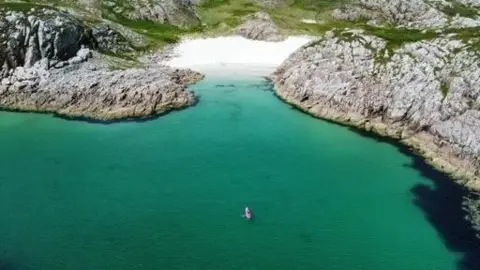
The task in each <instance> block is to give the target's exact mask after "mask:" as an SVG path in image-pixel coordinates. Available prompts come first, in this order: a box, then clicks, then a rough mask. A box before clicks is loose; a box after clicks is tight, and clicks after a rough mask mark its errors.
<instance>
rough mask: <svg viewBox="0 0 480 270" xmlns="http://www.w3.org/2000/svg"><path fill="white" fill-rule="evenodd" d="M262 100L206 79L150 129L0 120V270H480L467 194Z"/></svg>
mask: <svg viewBox="0 0 480 270" xmlns="http://www.w3.org/2000/svg"><path fill="white" fill-rule="evenodd" d="M267 88H268V87H267V86H265V84H264V83H263V82H261V81H260V80H258V79H249V80H247V79H245V80H241V81H224V80H223V81H220V80H215V79H207V80H205V81H203V82H201V83H200V84H198V85H197V86H195V87H194V89H195V91H196V92H197V93H198V94H199V95H200V96H201V101H200V103H199V104H198V105H197V106H195V107H193V108H190V109H187V110H184V111H180V112H175V113H172V114H169V115H166V116H164V117H160V118H158V119H155V120H152V121H148V122H124V123H116V124H112V125H102V124H95V123H88V122H79V121H66V120H62V119H58V118H54V117H51V116H48V115H37V114H15V113H0V210H1V213H2V214H1V215H0V270H12V269H18V270H20V269H50V270H52V269H345V270H347V269H348V270H350V269H368V270H370V269H371V270H373V269H389V270H397V269H398V270H400V269H402V270H403V269H413V270H415V269H419V270H420V269H422V270H424V269H435V270H442V269H462V270H464V269H468V270H471V269H480V242H479V241H478V240H475V238H474V232H473V231H471V230H470V229H469V227H468V223H467V222H466V221H464V213H463V211H462V210H461V199H462V197H463V196H464V195H465V194H466V193H465V190H463V189H462V188H461V187H459V186H457V185H455V184H454V183H453V182H452V181H451V180H450V179H448V177H446V176H445V175H443V174H441V173H438V172H437V171H435V170H433V169H432V168H431V167H430V166H428V165H427V164H425V163H424V162H423V161H422V159H421V158H419V157H417V156H415V155H412V154H411V153H410V152H408V151H407V150H406V149H405V148H404V147H402V146H399V145H398V144H395V143H392V142H389V141H385V140H383V139H380V138H376V137H372V136H371V135H369V134H368V136H366V134H364V133H360V132H356V131H352V130H349V129H348V128H346V127H341V126H338V125H334V124H331V123H327V122H325V121H320V120H317V119H314V118H312V117H309V116H307V115H305V114H302V113H300V112H298V111H295V110H291V109H289V106H288V105H285V104H283V103H281V102H280V101H278V100H277V99H276V98H274V96H273V94H272V93H271V92H269V91H263V90H267ZM245 205H248V206H250V207H251V208H252V210H253V212H254V214H255V216H256V220H254V221H253V222H246V221H244V220H243V219H242V218H241V215H242V211H243V207H244V206H245Z"/></svg>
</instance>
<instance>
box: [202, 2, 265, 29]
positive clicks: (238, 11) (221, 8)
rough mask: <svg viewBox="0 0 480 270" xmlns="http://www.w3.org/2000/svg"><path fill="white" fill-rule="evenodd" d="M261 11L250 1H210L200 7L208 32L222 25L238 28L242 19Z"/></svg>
mask: <svg viewBox="0 0 480 270" xmlns="http://www.w3.org/2000/svg"><path fill="white" fill-rule="evenodd" d="M259 10H260V8H259V7H257V6H255V5H253V4H252V3H251V2H250V1H248V0H208V1H206V2H204V3H203V4H201V5H200V6H199V7H198V13H199V15H200V18H201V20H202V22H203V23H204V24H205V27H206V30H212V29H215V28H218V27H221V26H222V24H226V25H227V26H229V27H236V26H238V25H239V24H240V23H241V22H242V17H244V16H246V15H248V14H252V13H255V12H257V11H259Z"/></svg>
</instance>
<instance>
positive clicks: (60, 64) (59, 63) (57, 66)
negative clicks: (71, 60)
mask: <svg viewBox="0 0 480 270" xmlns="http://www.w3.org/2000/svg"><path fill="white" fill-rule="evenodd" d="M67 64H68V62H65V61H59V62H58V63H56V64H55V68H63V67H64V66H66V65H67Z"/></svg>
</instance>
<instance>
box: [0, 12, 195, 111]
mask: <svg viewBox="0 0 480 270" xmlns="http://www.w3.org/2000/svg"><path fill="white" fill-rule="evenodd" d="M0 15H1V16H0V18H2V20H1V21H0V30H1V33H2V34H1V35H0V60H1V64H2V69H1V73H0V109H4V110H21V111H34V112H50V113H56V114H59V115H63V116H67V117H82V118H88V119H99V120H115V119H125V118H134V117H148V116H152V115H155V114H159V113H163V112H166V111H169V110H172V109H177V108H182V107H185V106H188V105H192V104H193V103H194V102H195V97H194V95H193V94H192V93H191V92H189V91H187V90H186V87H187V85H189V84H191V83H194V82H196V81H198V80H200V79H201V78H202V75H200V74H198V73H196V72H193V71H189V70H175V69H171V68H167V67H163V66H155V67H149V68H146V69H140V68H137V69H128V70H116V71H111V70H109V67H108V64H107V63H106V61H104V59H103V57H101V56H100V55H98V54H94V53H92V51H91V50H90V49H89V48H88V47H91V48H94V49H99V50H101V51H102V52H111V53H122V52H130V51H132V50H133V49H132V48H131V47H130V42H128V41H127V40H126V39H125V38H124V37H123V36H122V35H120V34H118V33H117V32H115V31H114V30H113V29H111V28H110V27H109V26H108V25H99V26H95V27H94V28H93V29H91V28H88V27H86V26H85V25H84V24H83V23H82V22H81V21H79V20H77V19H76V18H74V17H73V16H71V15H69V14H67V13H63V12H59V11H55V10H50V9H41V10H31V11H30V12H28V13H23V12H12V11H5V10H0ZM95 55H96V57H94V56H95ZM92 57H93V58H92Z"/></svg>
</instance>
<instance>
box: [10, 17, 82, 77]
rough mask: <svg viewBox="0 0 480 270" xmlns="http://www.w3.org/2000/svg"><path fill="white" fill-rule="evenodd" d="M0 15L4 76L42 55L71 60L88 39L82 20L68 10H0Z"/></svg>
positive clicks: (28, 64)
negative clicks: (71, 14) (0, 20)
mask: <svg viewBox="0 0 480 270" xmlns="http://www.w3.org/2000/svg"><path fill="white" fill-rule="evenodd" d="M38 14H41V16H42V18H40V17H39V16H38ZM0 18H3V21H2V22H1V23H0V32H1V33H2V34H1V35H0V47H1V48H2V51H1V52H0V53H1V55H0V60H1V65H2V74H1V75H3V76H5V75H6V73H7V72H9V70H11V69H15V68H16V67H19V66H25V67H30V66H32V65H33V64H34V63H35V62H37V61H39V60H40V59H42V58H49V59H57V60H59V61H64V60H68V59H69V58H71V57H73V56H75V55H76V53H77V51H78V50H79V49H80V48H81V46H82V45H83V44H86V43H87V42H88V38H87V37H86V36H85V28H84V27H83V24H82V23H81V22H79V21H78V20H76V19H75V18H74V17H73V16H70V15H68V14H66V13H61V12H57V11H53V10H46V9H45V10H41V11H31V12H29V13H27V14H25V13H21V12H10V11H5V10H0ZM3 76H2V77H3Z"/></svg>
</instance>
